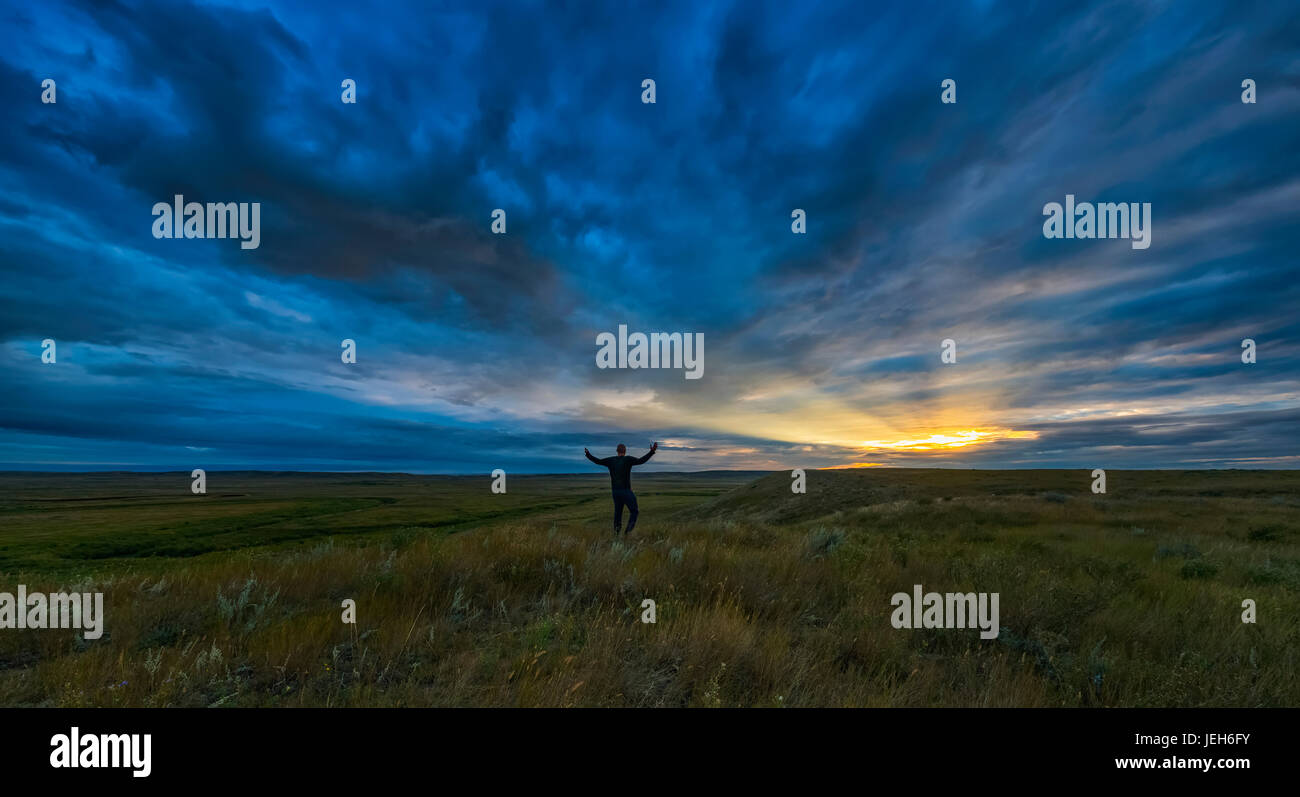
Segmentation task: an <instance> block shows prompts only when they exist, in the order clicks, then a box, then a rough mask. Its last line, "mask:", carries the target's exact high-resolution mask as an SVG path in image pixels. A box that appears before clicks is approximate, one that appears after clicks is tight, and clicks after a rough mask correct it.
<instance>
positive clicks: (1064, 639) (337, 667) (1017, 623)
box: [0, 469, 1300, 706]
mask: <svg viewBox="0 0 1300 797" xmlns="http://www.w3.org/2000/svg"><path fill="white" fill-rule="evenodd" d="M1107 481H1108V486H1109V489H1110V492H1109V494H1108V495H1102V496H1094V495H1092V494H1091V492H1090V491H1089V485H1090V483H1091V479H1090V477H1089V475H1088V473H1087V472H1085V471H946V470H884V469H864V470H860V471H814V472H810V473H809V474H808V493H807V494H806V495H794V494H792V493H790V489H789V484H790V478H789V475H788V474H784V473H781V474H773V475H770V476H767V477H763V478H760V479H752V477H750V476H737V475H731V476H728V475H726V474H701V475H693V476H681V475H664V476H654V475H651V474H647V475H643V476H638V477H637V478H636V487H637V491H638V496H639V498H640V500H641V508H642V519H641V522H640V524H639V525H638V528H637V534H636V535H634V536H633V537H632V538H631V539H630V540H614V539H612V537H611V535H610V533H609V531H608V523H609V518H608V514H609V506H610V504H609V497H608V488H607V482H606V481H605V480H603V479H602V478H601V477H599V476H592V477H510V480H509V486H510V489H509V492H508V493H507V494H506V495H504V496H496V495H492V494H491V493H490V492H489V490H488V484H489V479H488V478H487V477H486V476H484V477H474V478H445V477H414V476H404V475H383V474H323V475H304V474H223V473H215V474H209V491H210V494H209V495H206V496H192V495H190V494H189V489H188V484H189V482H188V478H187V477H186V475H185V474H161V475H136V474H105V475H95V476H86V475H75V476H53V475H33V474H27V475H0V495H3V496H4V498H3V499H0V571H2V572H3V575H2V576H0V590H9V591H12V590H13V589H14V587H15V586H16V584H18V583H25V584H26V585H27V586H28V588H29V589H31V590H36V589H41V590H47V591H48V590H57V589H67V590H73V589H75V590H78V591H83V590H97V591H103V592H104V593H105V600H106V608H107V615H108V617H107V622H106V633H105V635H104V638H103V639H100V640H97V641H91V642H86V641H84V640H82V639H81V638H80V634H79V633H77V632H74V631H17V630H3V631H0V704H2V705H70V706H81V705H126V706H135V705H143V706H171V705H186V706H189V705H194V706H208V705H220V706H249V705H292V706H300V705H331V706H338V705H348V706H362V705H385V706H386V705H467V706H498V705H505V706H535V705H557V706H567V705H581V706H682V705H684V706H736V705H739V706H810V705H830V706H940V705H957V706H1297V705H1300V681H1298V679H1297V675H1296V672H1297V669H1300V667H1298V665H1300V655H1297V650H1298V649H1300V648H1298V646H1297V634H1298V633H1300V631H1298V630H1297V625H1296V623H1295V617H1296V616H1298V615H1300V599H1298V598H1297V590H1298V589H1300V511H1297V510H1300V472H1295V471H1286V472H1261V471H1219V472H1206V471H1194V472H1174V471H1158V472H1157V471H1137V472H1120V471H1110V472H1108V473H1107ZM913 584H922V585H923V586H924V588H925V589H926V590H927V591H930V590H933V591H939V592H952V591H963V592H965V591H975V592H998V593H1000V595H1001V613H1000V618H999V619H1000V625H1001V629H1002V633H1001V635H1000V636H999V638H998V639H996V640H981V639H980V638H979V635H978V631H975V630H933V629H932V630H896V629H894V628H892V627H891V626H890V623H889V617H890V612H891V610H892V606H891V605H890V596H891V595H892V594H893V593H895V592H900V591H902V592H910V590H911V587H912V585H913ZM345 598H352V599H354V600H356V602H357V614H358V622H357V625H356V626H348V625H344V624H343V623H341V622H340V620H339V617H340V612H341V609H340V602H341V601H342V600H343V599H345ZM646 598H650V599H653V600H655V601H656V603H657V608H658V622H657V623H656V624H654V625H649V624H643V623H641V622H640V621H639V618H640V616H641V611H642V610H641V602H642V600H644V599H646ZM1246 598H1250V599H1253V600H1255V601H1256V603H1257V605H1258V622H1257V623H1255V624H1244V623H1242V622H1241V620H1240V615H1241V612H1242V609H1241V602H1242V600H1243V599H1246Z"/></svg>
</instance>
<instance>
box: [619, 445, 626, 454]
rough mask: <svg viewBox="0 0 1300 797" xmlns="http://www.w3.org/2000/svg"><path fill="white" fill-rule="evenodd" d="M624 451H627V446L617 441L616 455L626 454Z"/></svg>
mask: <svg viewBox="0 0 1300 797" xmlns="http://www.w3.org/2000/svg"><path fill="white" fill-rule="evenodd" d="M626 453H627V446H625V445H623V444H622V443H619V444H618V455H619V456H620V457H621V456H623V455H624V454H626Z"/></svg>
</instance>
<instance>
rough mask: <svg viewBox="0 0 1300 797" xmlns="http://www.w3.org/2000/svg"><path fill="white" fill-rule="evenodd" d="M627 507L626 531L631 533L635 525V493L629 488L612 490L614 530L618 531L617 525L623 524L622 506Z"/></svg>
mask: <svg viewBox="0 0 1300 797" xmlns="http://www.w3.org/2000/svg"><path fill="white" fill-rule="evenodd" d="M624 506H626V507H627V508H628V513H629V514H628V516H627V531H626V532H624V533H626V534H631V533H632V529H633V527H635V526H636V514H637V510H636V494H635V493H633V492H632V491H631V490H615V491H614V532H615V533H618V530H619V527H620V526H622V525H623V507H624Z"/></svg>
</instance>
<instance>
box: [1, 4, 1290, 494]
mask: <svg viewBox="0 0 1300 797" xmlns="http://www.w3.org/2000/svg"><path fill="white" fill-rule="evenodd" d="M376 5H378V4H372V3H325V2H305V3H294V4H287V3H286V4H276V5H275V6H274V7H272V8H265V7H260V6H252V5H246V4H242V3H203V4H198V5H186V4H181V3H175V2H160V3H157V4H154V3H134V2H122V3H103V4H101V3H86V4H84V5H82V4H78V3H69V4H62V3H33V4H19V5H10V6H8V7H6V8H5V9H4V10H3V11H2V12H0V38H2V40H3V43H4V46H3V48H0V107H3V108H4V114H5V124H4V125H3V126H2V127H0V137H2V138H3V142H2V146H0V276H2V278H3V279H2V281H0V468H4V469H66V470H91V469H157V468H167V469H171V468H177V469H188V468H193V467H207V468H302V469H339V470H370V469H375V470H399V471H418V472H484V471H486V470H490V469H492V468H496V467H504V468H506V469H507V471H511V472H525V471H534V472H554V471H581V470H584V469H586V468H587V467H588V466H587V464H586V463H585V461H583V460H582V458H581V456H582V448H583V447H584V446H589V447H591V448H592V449H593V450H598V451H601V452H603V453H608V452H609V449H611V448H612V446H613V445H614V444H615V443H617V442H619V441H626V442H627V443H628V444H629V446H630V447H631V448H632V449H633V453H638V452H639V449H642V448H643V447H645V446H648V444H649V442H650V441H651V440H660V441H663V447H662V448H661V451H660V455H659V457H658V458H657V459H656V460H655V463H654V465H655V466H656V467H657V468H659V469H672V470H695V469H704V468H741V469H765V468H790V467H829V466H851V465H855V464H857V465H864V464H873V463H875V464H893V465H927V464H930V465H935V464H937V465H945V466H958V467H972V466H979V467H1081V468H1092V467H1111V468H1124V467H1141V468H1157V467H1177V468H1200V467H1296V466H1297V465H1298V464H1300V456H1298V455H1300V449H1298V448H1297V443H1300V283H1298V282H1297V275H1300V259H1298V258H1300V254H1298V253H1300V224H1297V212H1298V210H1300V146H1297V145H1298V144H1300V10H1298V9H1300V6H1297V5H1296V4H1294V3H1291V2H1277V3H1259V4H1242V3H1237V2H1228V1H1226V0H1225V2H1222V3H1218V2H1201V1H1200V0H1180V1H1173V0H1171V1H1170V2H1150V3H1091V4H1089V3H1068V4H1066V3H1061V4H1034V5H1033V7H1032V9H1031V8H1029V7H1028V6H1029V4H1019V3H1015V4H1013V3H995V2H959V1H958V0H954V1H953V2H945V3H941V4H938V5H937V6H931V5H929V4H924V3H916V2H905V3H889V4H877V3H864V2H845V3H842V4H839V5H840V6H841V7H840V8H833V7H831V5H828V4H816V5H817V6H819V8H818V9H817V10H816V11H810V10H808V8H807V7H808V6H811V5H813V4H809V3H790V2H779V3H769V4H762V3H757V2H737V3H709V2H700V0H689V1H688V2H682V3H668V2H653V3H646V4H644V5H642V6H640V7H639V8H634V7H633V6H630V5H627V4H624V3H590V4H585V5H586V6H587V7H586V8H584V9H582V10H571V11H566V10H558V9H556V8H546V7H543V6H542V4H537V3H522V2H521V3H511V4H509V5H505V6H501V7H500V8H499V9H498V10H496V11H493V12H489V11H485V10H483V7H484V5H485V4H483V3H481V2H468V3H464V4H463V6H462V7H461V8H459V9H457V8H455V7H454V4H445V5H444V4H439V6H440V10H437V11H432V10H429V4H426V3H413V4H411V7H409V8H406V9H399V8H397V7H395V6H390V5H387V4H384V6H383V7H382V8H376ZM564 5H570V4H564ZM1051 5H1057V6H1059V7H1058V8H1050V7H1049V6H1051ZM1251 6H1256V7H1254V8H1251ZM46 78H51V79H54V80H56V81H57V87H58V88H57V92H58V94H57V97H58V101H57V103H56V104H42V103H41V101H40V95H41V81H42V80H44V79H46ZM345 78H351V79H354V80H355V81H356V82H357V86H358V99H357V102H356V104H354V105H345V104H343V103H342V102H341V101H340V93H341V88H340V83H341V82H342V81H343V79H345ZM645 78H653V79H654V80H655V81H657V89H658V98H657V99H658V101H657V103H655V104H653V105H649V104H643V103H642V102H641V93H642V89H641V81H642V80H643V79H645ZM946 78H953V79H955V80H956V81H957V99H958V102H957V104H956V105H945V104H942V103H941V102H940V94H941V89H940V83H941V82H942V81H943V80H944V79H946ZM1245 78H1252V79H1254V80H1255V81H1256V83H1257V85H1258V102H1257V103H1256V104H1253V105H1247V104H1243V103H1242V102H1241V92H1242V89H1241V82H1242V80H1243V79H1245ZM178 193H179V194H183V195H184V197H185V198H186V200H187V201H198V202H227V201H245V202H260V203H261V204H262V218H261V221H262V229H261V246H260V248H258V249H255V250H243V249H241V248H240V247H239V245H238V242H236V241H232V240H156V239H154V238H153V236H152V234H151V230H152V223H153V220H154V219H153V216H152V215H151V208H152V206H153V204H154V203H155V202H159V201H170V199H171V197H172V196H173V195H174V194H178ZM1067 193H1070V194H1074V195H1076V196H1077V197H1078V198H1079V199H1080V200H1098V201H1115V202H1150V203H1151V205H1152V208H1153V214H1154V221H1153V232H1152V245H1151V246H1150V248H1149V249H1145V250H1136V249H1133V248H1131V246H1130V245H1129V242H1128V241H1123V240H1118V241H1112V240H1101V241H1087V240H1047V239H1045V238H1044V237H1043V234H1042V223H1043V215H1042V209H1043V205H1044V204H1045V203H1047V202H1053V201H1055V202H1063V201H1064V198H1065V195H1066V194H1067ZM494 208H503V209H505V210H506V211H507V214H508V217H507V220H508V231H507V234H506V235H493V234H492V233H491V230H490V224H491V213H492V211H493V209H494ZM794 208H802V209H804V210H806V211H807V215H808V232H807V234H806V235H795V234H793V233H792V232H791V228H790V222H791V219H790V214H791V210H792V209H794ZM619 324H627V325H628V326H629V328H630V329H631V330H633V331H636V330H640V331H646V332H650V331H668V332H671V331H683V332H687V331H689V332H701V333H703V334H704V339H705V350H704V378H702V379H699V380H687V379H684V378H683V374H682V372H681V371H672V370H668V371H649V370H614V369H611V370H600V369H598V368H597V367H596V361H595V355H596V350H597V347H596V344H595V340H596V336H597V334H599V333H600V332H603V331H612V330H615V329H616V328H617V326H618V325H619ZM1248 337H1249V338H1253V339H1254V340H1255V341H1257V344H1258V362H1257V363H1256V364H1254V365H1245V364H1243V363H1242V362H1241V356H1240V355H1241V348H1240V347H1241V341H1242V339H1243V338H1248ZM45 338H52V339H54V340H55V341H57V346H58V350H57V351H58V361H57V363H55V364H43V363H42V362H41V341H42V340H43V339H45ZM344 338H352V339H354V340H356V341H357V346H358V362H357V363H356V364H355V365H345V364H344V363H342V362H341V361H340V356H339V354H340V341H341V340H343V339H344ZM945 338H952V339H954V340H955V341H956V342H957V359H958V361H957V363H956V364H954V365H945V364H944V363H942V362H941V361H940V344H941V341H942V340H944V339H945Z"/></svg>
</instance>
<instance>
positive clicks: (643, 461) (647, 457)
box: [636, 443, 659, 465]
mask: <svg viewBox="0 0 1300 797" xmlns="http://www.w3.org/2000/svg"><path fill="white" fill-rule="evenodd" d="M658 450H659V444H658V443H654V444H652V445H651V446H650V450H649V451H647V452H645V456H644V457H641V458H640V459H638V460H637V461H636V464H638V465H644V464H646V463H647V462H649V461H650V457H653V456H654V455H655V452H656V451H658Z"/></svg>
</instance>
